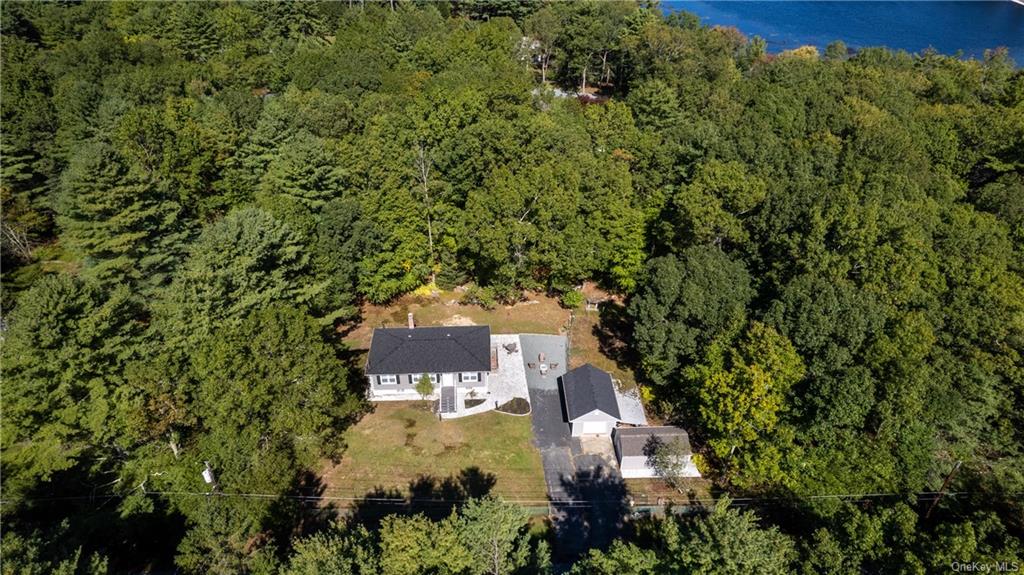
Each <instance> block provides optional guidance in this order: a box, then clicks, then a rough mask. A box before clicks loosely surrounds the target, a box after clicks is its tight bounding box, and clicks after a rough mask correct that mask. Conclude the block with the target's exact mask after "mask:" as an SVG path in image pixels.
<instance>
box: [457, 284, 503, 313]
mask: <svg viewBox="0 0 1024 575" xmlns="http://www.w3.org/2000/svg"><path fill="white" fill-rule="evenodd" d="M460 301H461V302H462V303H463V304H466V305H472V304H476V305H478V306H480V307H482V308H484V309H494V308H495V306H497V305H498V300H497V298H495V297H494V289H493V288H490V287H480V286H477V285H471V286H469V287H468V288H466V293H464V294H462V298H461V300H460Z"/></svg>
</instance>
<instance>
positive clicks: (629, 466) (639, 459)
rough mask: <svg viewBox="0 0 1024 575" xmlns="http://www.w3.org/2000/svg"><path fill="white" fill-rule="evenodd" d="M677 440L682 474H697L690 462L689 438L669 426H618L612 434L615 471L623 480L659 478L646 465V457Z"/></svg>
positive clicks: (647, 461)
mask: <svg viewBox="0 0 1024 575" xmlns="http://www.w3.org/2000/svg"><path fill="white" fill-rule="evenodd" d="M671 442H680V444H681V445H680V448H681V449H680V453H681V455H680V457H681V458H682V460H681V461H679V465H680V470H681V474H680V475H681V476H682V477H700V471H698V470H697V466H696V465H694V464H693V456H692V452H691V449H690V437H689V435H687V433H686V430H684V429H680V428H678V427H672V426H667V425H666V426H656V427H654V426H652V427H620V428H617V429H616V430H615V433H613V434H612V443H613V444H614V446H615V456H616V457H617V458H618V460H619V471H620V472H621V473H622V477H623V478H625V479H638V478H645V477H660V476H661V475H660V474H659V473H658V471H657V470H655V469H654V467H653V466H651V464H650V457H651V455H652V454H653V453H654V452H655V450H657V449H658V447H659V446H661V445H665V444H667V443H671Z"/></svg>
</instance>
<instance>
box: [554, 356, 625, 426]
mask: <svg viewBox="0 0 1024 575" xmlns="http://www.w3.org/2000/svg"><path fill="white" fill-rule="evenodd" d="M562 393H564V394H565V412H566V415H568V416H569V421H572V420H574V419H576V418H577V417H580V416H582V415H586V414H588V413H590V412H591V411H594V410H595V409H598V410H600V411H603V412H604V413H607V414H608V415H610V416H612V417H614V418H615V419H618V418H619V402H618V401H616V400H615V387H614V385H613V384H612V376H611V375H609V374H608V372H606V371H602V370H600V369H597V368H596V367H594V366H592V365H590V364H589V363H588V364H584V365H581V366H579V367H577V368H576V369H574V370H572V371H570V372H567V373H566V374H565V375H563V376H562Z"/></svg>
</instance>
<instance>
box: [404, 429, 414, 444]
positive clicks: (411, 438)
mask: <svg viewBox="0 0 1024 575" xmlns="http://www.w3.org/2000/svg"><path fill="white" fill-rule="evenodd" d="M415 441H416V433H415V432H412V433H406V434H405V446H406V447H413V442H415Z"/></svg>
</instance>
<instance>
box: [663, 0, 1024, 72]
mask: <svg viewBox="0 0 1024 575" xmlns="http://www.w3.org/2000/svg"><path fill="white" fill-rule="evenodd" d="M661 6H662V8H663V9H664V10H686V11H687V12H692V13H694V14H696V15H697V16H699V17H700V19H701V22H703V23H704V24H706V25H712V26H714V25H721V26H735V27H737V28H739V30H740V31H741V32H743V33H744V34H745V35H747V36H754V35H757V36H760V37H762V38H764V39H765V41H766V42H767V43H768V51H769V52H779V51H782V50H789V49H791V48H796V47H798V46H803V45H807V44H812V45H815V46H818V47H820V48H822V49H824V47H825V46H826V45H828V44H829V43H830V42H832V41H834V40H842V41H843V42H845V43H846V45H847V46H849V47H851V48H863V47H867V46H886V47H889V48H893V49H902V50H907V51H909V52H920V51H921V50H924V49H926V48H929V47H931V48H935V49H936V50H938V51H939V52H941V53H943V54H956V53H957V52H958V51H960V52H962V53H963V55H964V56H965V57H973V58H981V57H982V56H983V55H984V53H985V50H986V49H988V48H995V47H997V46H1005V47H1006V48H1008V49H1009V51H1010V56H1011V57H1013V59H1014V60H1015V61H1016V62H1017V65H1018V66H1024V5H1020V4H1016V3H1014V2H1010V1H1009V0H1002V1H990V2H981V1H977V2H921V1H918V2H821V1H819V2H788V1H767V2H763V1H755V2H696V1H686V0H668V1H665V2H662V4H661Z"/></svg>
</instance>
